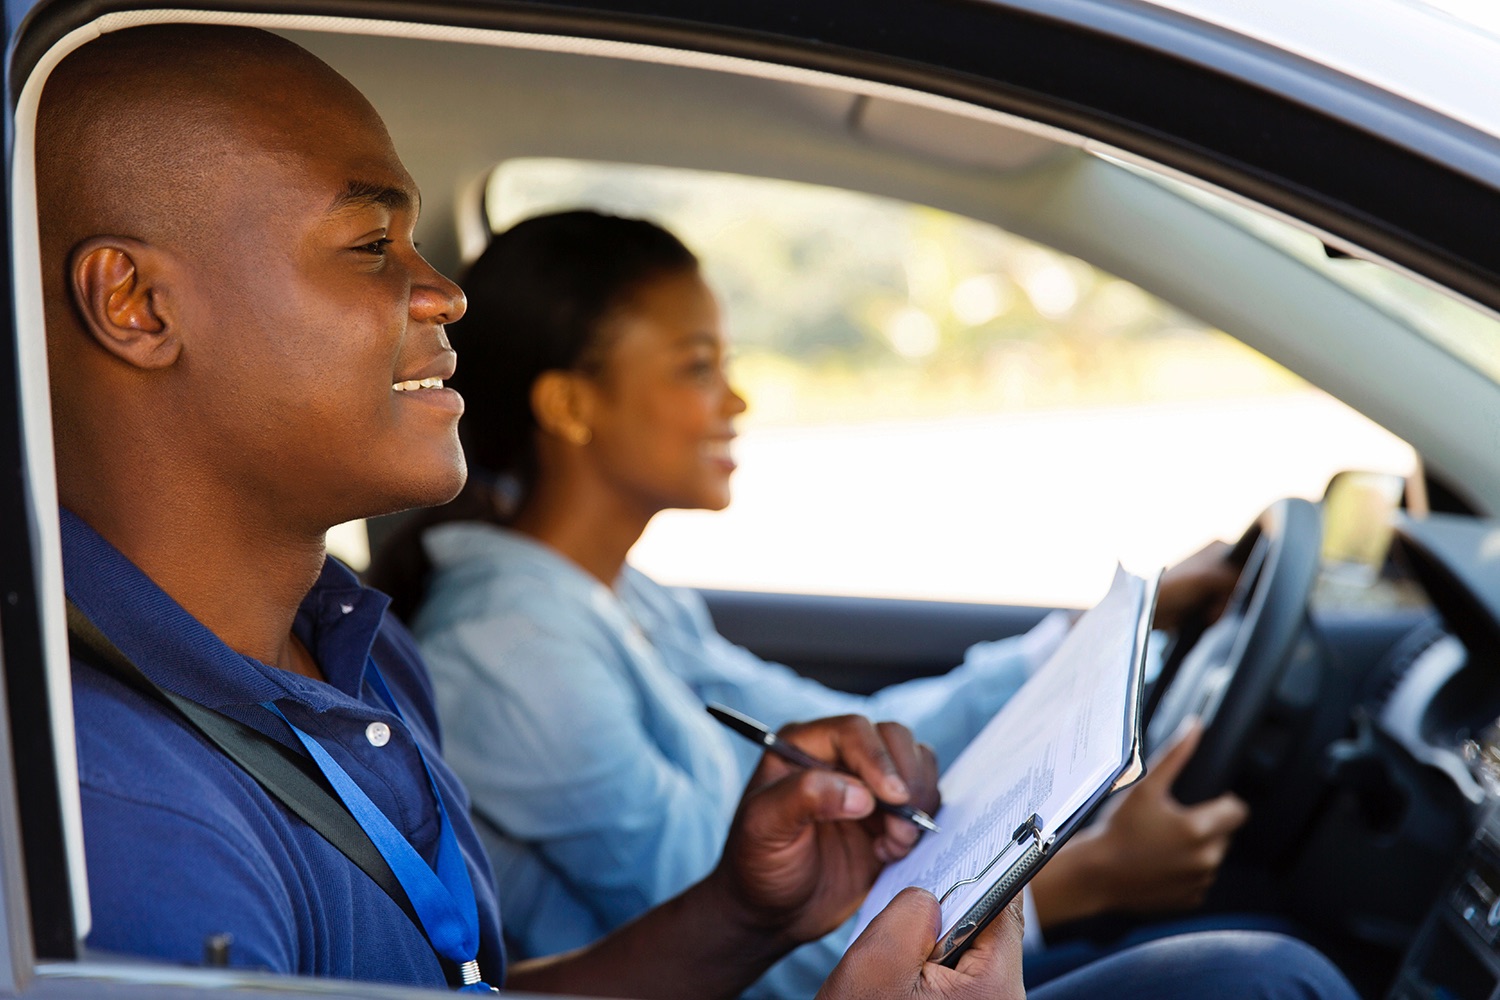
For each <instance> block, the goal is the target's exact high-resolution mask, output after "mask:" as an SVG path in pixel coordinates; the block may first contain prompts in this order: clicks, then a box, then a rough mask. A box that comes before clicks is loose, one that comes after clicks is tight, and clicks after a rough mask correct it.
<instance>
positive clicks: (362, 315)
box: [178, 77, 464, 526]
mask: <svg viewBox="0 0 1500 1000" xmlns="http://www.w3.org/2000/svg"><path fill="white" fill-rule="evenodd" d="M266 84H267V88H268V89H266V90H263V91H262V92H261V93H259V94H257V99H256V102H255V104H254V105H252V106H249V107H246V108H244V109H243V115H242V120H241V121H239V122H238V123H237V124H238V125H239V126H240V128H239V132H240V133H241V134H242V135H243V136H244V141H243V142H242V143H239V144H238V148H231V149H229V150H227V151H226V152H227V155H226V156H225V157H224V158H223V159H222V160H220V161H218V163H217V164H216V165H215V167H214V169H222V170H223V171H224V173H225V174H226V176H224V177H223V178H222V186H221V188H220V193H219V194H218V195H217V196H216V200H215V203H214V204H212V205H211V206H210V207H209V209H208V210H207V212H206V213H205V216H206V217H205V219H204V222H205V226H206V231H205V232H204V234H203V236H204V237H205V238H203V239H201V240H199V241H197V242H198V243H199V244H200V245H199V246H198V247H197V248H196V252H195V253H192V254H190V255H185V256H186V257H188V258H189V259H186V260H184V261H183V265H184V268H185V271H186V274H187V276H188V280H187V281H186V282H184V285H185V287H184V289H183V290H182V293H181V295H180V296H179V298H178V301H179V302H180V303H181V318H182V320H183V321H184V326H183V329H184V330H185V331H187V339H186V341H185V346H184V349H183V353H182V357H181V360H180V364H181V365H182V366H183V368H182V371H181V374H182V375H183V376H185V377H186V379H187V382H186V385H187V392H188V398H187V399H185V400H184V403H185V411H186V412H185V413H184V418H185V420H186V421H188V422H192V423H194V424H195V426H191V427H184V428H182V431H183V433H187V434H194V435H200V441H199V444H200V445H207V446H208V447H209V453H210V454H213V453H217V454H218V456H219V457H218V459H216V460H215V464H216V466H217V467H218V468H219V469H220V470H221V475H222V477H223V478H225V479H227V482H226V483H225V486H226V488H227V489H228V490H229V491H230V493H231V494H236V495H231V496H227V497H225V498H224V499H225V501H226V506H230V505H232V504H234V503H236V502H237V501H239V500H241V499H244V500H246V501H251V502H255V503H262V502H264V501H265V500H270V501H271V502H273V503H275V504H276V505H277V507H278V509H284V510H286V511H287V514H288V516H289V517H290V518H293V519H297V520H300V521H302V522H304V523H305V524H307V525H308V526H317V525H319V524H321V525H322V526H327V525H329V524H333V523H337V522H339V521H342V520H347V519H351V518H355V517H361V516H367V515H371V514H376V513H382V512H387V511H391V510H398V509H403V508H406V507H411V506H418V505H424V504H431V503H437V502H441V501H443V500H446V499H447V498H449V497H451V496H452V495H453V494H454V493H455V492H456V491H457V490H458V488H459V487H460V486H461V485H462V482H463V476H464V464H463V454H462V451H461V450H460V448H459V445H458V436H457V426H458V417H459V414H460V413H461V412H462V409H463V402H462V399H461V398H460V397H459V396H458V394H457V393H455V392H454V391H453V390H451V389H445V388H434V387H431V382H430V380H435V379H443V378H446V377H448V376H450V375H451V374H452V371H453V365H454V360H455V356H454V353H453V351H452V350H451V348H449V346H448V341H447V337H446V336H445V334H444V332H443V324H445V323H449V322H452V321H454V320H456V319H458V318H459V316H461V315H462V314H463V309H464V300H463V294H462V292H460V291H459V289H458V287H457V286H456V285H454V284H453V283H452V282H450V281H448V280H447V279H445V278H443V277H442V276H441V275H439V274H438V273H437V272H436V271H434V270H433V269H432V268H431V266H429V265H428V264H427V262H426V261H425V260H423V259H422V258H421V256H420V255H419V254H418V253H417V251H416V247H415V245H414V244H413V242H412V230H413V226H414V225H415V223H416V217H417V210H418V193H417V190H416V187H415V185H414V184H413V182H412V180H411V178H410V176H408V174H407V173H406V170H405V168H404V167H403V166H402V165H401V162H400V160H399V159H398V158H397V157H396V154H395V151H394V149H393V148H392V146H391V143H390V139H389V137H388V136H387V134H386V132H385V129H384V127H383V126H382V125H381V123H380V122H379V120H378V118H376V117H375V115H374V112H373V111H371V110H370V109H369V108H368V106H367V105H362V104H357V103H356V102H354V101H353V100H351V99H350V95H348V94H337V93H334V94H324V95H320V94H318V93H306V92H305V91H304V90H298V89H297V81H295V80H291V81H287V80H286V78H285V77H280V78H278V79H277V80H275V81H270V80H268V81H266ZM325 89H327V88H325ZM423 380H429V383H428V386H426V387H423V386H422V385H421V383H422V381H423ZM205 434H206V435H211V436H210V437H208V438H202V437H201V435H205ZM242 491H243V492H242Z"/></svg>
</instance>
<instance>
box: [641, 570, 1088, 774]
mask: <svg viewBox="0 0 1500 1000" xmlns="http://www.w3.org/2000/svg"><path fill="white" fill-rule="evenodd" d="M669 593H670V594H671V596H672V599H674V600H675V601H676V602H677V603H678V604H679V606H680V608H681V617H682V621H683V624H684V627H686V628H689V629H691V630H692V631H693V633H694V634H695V639H696V641H697V642H699V643H701V646H702V649H703V656H702V663H701V665H700V667H699V668H697V669H695V672H694V676H693V677H692V678H691V679H690V683H691V684H692V685H693V688H694V690H695V691H697V693H698V694H699V695H700V696H701V697H702V698H703V700H705V701H718V702H722V703H724V704H726V705H729V706H730V707H733V708H738V709H740V710H741V711H743V712H745V713H746V714H748V715H751V716H754V717H755V718H757V719H759V720H760V721H762V722H764V723H766V724H767V725H769V726H771V727H772V728H776V727H778V726H781V725H783V724H785V723H787V722H793V721H798V720H805V719H813V718H820V717H824V716H829V715H842V714H845V713H857V714H859V715H865V716H868V717H869V718H871V719H874V720H876V721H880V720H887V719H890V720H895V721H897V722H901V723H903V724H905V725H906V726H908V727H909V728H911V730H912V731H913V732H914V733H915V734H916V736H917V738H918V739H919V740H921V741H922V742H924V743H927V744H929V745H930V746H931V747H932V748H933V750H934V751H935V752H936V754H937V757H938V761H939V764H940V765H942V766H946V765H947V764H949V763H950V762H952V760H953V758H954V757H956V756H957V755H958V753H959V751H961V750H962V749H963V748H964V747H965V746H967V745H968V743H969V741H970V740H971V739H973V738H974V736H975V734H977V733H978V732H979V730H980V729H981V728H983V726H984V724H985V723H987V722H988V721H989V720H990V718H991V717H992V716H993V715H994V714H995V712H997V711H998V710H999V709H1000V706H1002V705H1004V704H1005V703H1006V702H1007V701H1008V700H1010V697H1011V696H1012V695H1013V694H1015V693H1016V691H1017V689H1019V688H1020V686H1021V685H1022V684H1023V683H1025V681H1026V679H1027V678H1029V677H1030V676H1031V675H1032V674H1033V673H1034V672H1036V670H1037V669H1038V668H1039V667H1040V666H1041V665H1042V663H1044V662H1046V659H1047V657H1049V656H1051V655H1052V652H1053V650H1055V649H1056V648H1057V646H1058V645H1059V644H1060V643H1061V642H1062V639H1063V637H1064V636H1065V635H1066V634H1067V631H1068V625H1069V620H1070V619H1069V616H1068V614H1067V612H1061V611H1059V612H1054V613H1052V614H1050V615H1048V616H1047V617H1046V618H1044V619H1043V620H1042V621H1041V622H1040V623H1039V624H1037V625H1036V626H1035V627H1034V628H1032V630H1031V631H1030V632H1028V633H1026V634H1025V635H1021V636H1014V637H1009V638H1005V639H999V640H995V641H993V642H982V643H978V644H976V645H974V646H971V647H970V648H969V650H968V651H967V653H966V654H965V656H964V661H963V662H962V663H961V664H959V665H958V666H956V667H954V668H953V669H952V670H950V671H949V672H948V673H946V674H942V675H939V676H936V677H922V678H917V679H915V680H911V681H906V682H904V683H901V684H894V685H891V686H890V687H887V688H885V689H883V690H881V691H878V692H876V693H875V694H873V695H869V696H864V695H855V694H849V693H846V692H842V691H835V690H833V689H831V688H828V687H825V686H824V685H822V684H820V683H818V682H817V681H814V680H811V679H810V678H806V677H802V676H800V675H799V674H797V673H796V671H794V670H792V669H790V668H789V667H786V666H783V665H781V664H777V663H770V662H768V661H766V660H762V659H761V658H760V657H758V656H756V655H755V654H754V653H751V652H750V651H749V650H747V649H744V648H742V647H740V646H736V645H734V644H733V643H731V642H729V640H727V639H725V638H724V637H723V636H721V635H720V634H719V633H718V631H717V630H716V629H715V628H714V626H713V622H712V620H711V619H710V618H709V615H708V610H707V608H706V606H705V605H704V604H703V601H702V598H700V597H699V596H698V595H697V593H695V592H693V591H688V590H678V589H673V590H671V591H669Z"/></svg>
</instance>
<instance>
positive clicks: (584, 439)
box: [568, 424, 594, 448]
mask: <svg viewBox="0 0 1500 1000" xmlns="http://www.w3.org/2000/svg"><path fill="white" fill-rule="evenodd" d="M568 440H569V441H571V442H572V443H573V444H575V445H577V446H578V447H580V448H582V447H583V446H584V445H586V444H588V443H589V442H590V441H592V440H594V432H593V431H591V430H589V429H588V428H587V427H585V426H583V425H582V424H578V425H577V426H575V427H573V428H572V429H571V430H569V431H568Z"/></svg>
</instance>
